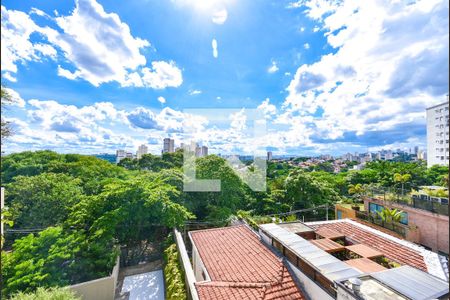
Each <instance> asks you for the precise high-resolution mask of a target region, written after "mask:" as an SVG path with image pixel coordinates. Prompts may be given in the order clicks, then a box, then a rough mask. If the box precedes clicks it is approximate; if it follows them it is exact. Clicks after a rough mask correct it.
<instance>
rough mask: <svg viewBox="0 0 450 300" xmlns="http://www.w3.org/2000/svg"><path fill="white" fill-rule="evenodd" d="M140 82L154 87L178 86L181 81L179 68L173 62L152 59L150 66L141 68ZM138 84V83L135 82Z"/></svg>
mask: <svg viewBox="0 0 450 300" xmlns="http://www.w3.org/2000/svg"><path fill="white" fill-rule="evenodd" d="M142 74H143V76H142V83H143V85H144V86H149V87H151V88H154V89H164V88H166V87H179V86H180V85H181V84H182V83H183V76H182V74H181V70H180V69H179V68H178V67H177V66H176V65H175V62H173V61H170V62H168V63H167V62H165V61H154V62H152V68H151V69H150V68H143V69H142ZM136 85H137V86H140V85H139V84H136Z"/></svg>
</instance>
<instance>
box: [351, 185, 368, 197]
mask: <svg viewBox="0 0 450 300" xmlns="http://www.w3.org/2000/svg"><path fill="white" fill-rule="evenodd" d="M365 192H366V189H365V187H364V186H363V185H362V184H360V183H358V184H350V185H349V186H348V193H349V194H350V195H354V197H355V198H357V199H359V200H361V198H362V196H363V195H364V193H365Z"/></svg>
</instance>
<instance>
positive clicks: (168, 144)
mask: <svg viewBox="0 0 450 300" xmlns="http://www.w3.org/2000/svg"><path fill="white" fill-rule="evenodd" d="M173 152H175V140H173V139H171V138H165V139H164V144H163V150H162V153H173Z"/></svg>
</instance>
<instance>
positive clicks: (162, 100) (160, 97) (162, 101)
mask: <svg viewBox="0 0 450 300" xmlns="http://www.w3.org/2000/svg"><path fill="white" fill-rule="evenodd" d="M158 101H159V103H161V104H164V103H166V98H164V97H163V96H159V97H158Z"/></svg>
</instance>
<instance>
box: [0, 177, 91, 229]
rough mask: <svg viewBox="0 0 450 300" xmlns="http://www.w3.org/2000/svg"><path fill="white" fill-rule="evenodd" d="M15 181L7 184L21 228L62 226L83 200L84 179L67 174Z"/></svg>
mask: <svg viewBox="0 0 450 300" xmlns="http://www.w3.org/2000/svg"><path fill="white" fill-rule="evenodd" d="M14 179H15V181H14V182H12V183H9V184H8V185H6V189H5V191H6V204H7V205H8V206H9V207H10V208H11V213H12V215H13V220H14V222H15V227H17V228H19V229H20V228H46V227H48V226H54V225H58V224H61V223H62V222H63V221H65V220H66V219H67V217H68V215H69V212H70V210H71V208H72V207H73V206H74V205H75V204H76V203H78V202H79V201H80V200H81V199H82V197H83V190H82V188H81V186H80V184H81V180H80V179H74V178H73V177H71V176H69V175H66V174H54V173H41V174H39V175H36V176H31V177H27V176H17V177H15V178H14Z"/></svg>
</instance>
